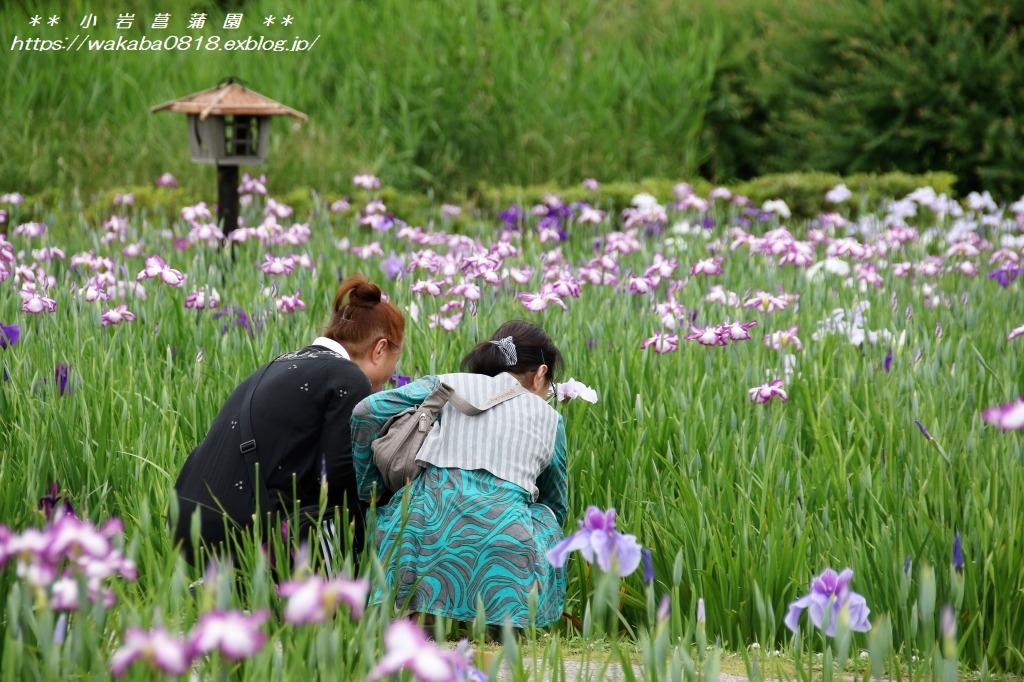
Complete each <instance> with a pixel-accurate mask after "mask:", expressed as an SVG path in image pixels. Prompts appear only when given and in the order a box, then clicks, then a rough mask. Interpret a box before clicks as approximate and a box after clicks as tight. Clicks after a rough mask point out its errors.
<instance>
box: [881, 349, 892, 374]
mask: <svg viewBox="0 0 1024 682" xmlns="http://www.w3.org/2000/svg"><path fill="white" fill-rule="evenodd" d="M882 366H883V367H885V372H886V374H888V373H889V370H890V369H891V368H892V348H889V352H888V353H886V354H885V361H884V362H883V363H882Z"/></svg>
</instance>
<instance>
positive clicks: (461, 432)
mask: <svg viewBox="0 0 1024 682" xmlns="http://www.w3.org/2000/svg"><path fill="white" fill-rule="evenodd" d="M561 365H562V355H561V353H560V352H559V350H558V348H557V347H556V346H555V345H554V343H552V341H551V339H550V338H549V337H548V336H547V334H545V333H544V331H543V330H542V329H541V328H540V327H538V326H536V325H534V324H532V323H529V322H524V321H520V320H514V321H511V322H506V323H505V324H503V325H502V326H501V327H499V328H498V330H497V331H496V332H495V333H494V335H493V336H492V337H491V339H490V340H488V341H484V342H482V343H480V344H478V345H477V346H476V347H474V348H473V350H471V351H470V352H469V353H468V354H467V355H466V357H465V358H463V360H462V369H463V372H461V373H456V374H444V375H431V376H425V377H423V378H421V379H419V380H418V381H414V382H412V383H410V384H408V385H406V386H403V387H401V388H396V389H393V390H390V391H383V392H380V393H375V394H373V395H371V396H369V397H368V398H366V399H364V400H363V401H362V402H360V403H359V404H358V405H357V406H356V408H355V409H354V410H353V413H352V422H351V424H352V435H353V460H354V464H355V469H356V481H357V486H358V491H359V497H360V498H361V499H362V500H363V501H364V502H371V501H376V500H379V501H380V502H381V503H382V504H381V506H378V507H377V512H376V536H375V537H376V542H377V554H378V556H379V558H380V561H381V564H382V565H383V567H384V572H385V576H386V577H387V585H386V586H378V589H377V591H376V594H375V596H374V598H373V599H374V601H382V600H383V599H385V596H384V595H385V592H384V590H385V589H386V590H390V591H391V593H392V594H393V598H394V603H395V605H396V607H397V608H398V609H399V610H401V611H403V612H412V613H423V614H431V615H435V616H444V617H446V618H451V619H454V620H459V621H473V620H474V619H475V618H476V616H477V613H478V605H479V606H482V607H483V612H484V616H485V619H486V622H487V623H488V624H489V625H504V624H505V623H510V624H511V625H512V626H514V627H517V628H522V627H526V626H529V625H534V626H537V627H542V626H544V625H547V624H549V623H551V622H553V621H555V620H557V619H558V618H560V617H561V615H562V611H563V608H564V605H565V575H564V573H563V572H562V569H559V568H555V567H554V566H552V565H551V564H550V563H549V562H548V560H547V558H546V557H545V553H546V552H547V550H548V549H550V548H551V547H552V546H554V545H555V544H556V543H557V542H558V541H559V540H561V539H562V526H563V524H564V522H565V516H566V504H567V500H566V497H567V488H566V440H565V424H564V421H563V419H562V416H561V415H560V414H559V413H558V412H557V411H556V410H555V409H554V408H553V407H552V406H551V405H549V404H548V402H547V397H548V396H549V394H551V393H552V392H553V391H552V389H553V386H554V380H555V378H556V373H557V372H558V371H559V370H560V368H561ZM440 381H444V382H445V383H447V384H450V385H451V386H453V387H454V388H455V390H456V391H457V392H458V393H459V395H461V396H462V397H463V398H466V399H467V400H469V401H470V402H471V403H473V404H475V405H483V404H484V403H486V402H487V400H488V398H490V397H491V396H493V395H496V394H498V393H500V392H502V391H504V390H505V389H508V388H510V387H512V386H514V385H516V384H518V385H520V386H522V387H523V388H525V389H526V392H525V393H523V394H521V395H519V396H518V397H515V398H512V399H511V400H507V401H505V402H503V403H501V404H498V405H496V406H494V407H492V408H490V409H489V410H487V411H485V412H483V413H482V414H479V415H477V416H473V417H468V416H466V415H463V414H462V413H461V412H459V411H458V410H456V409H455V408H454V407H452V406H451V405H446V406H445V407H444V408H443V409H442V410H441V413H440V415H439V421H438V423H437V424H435V426H434V428H433V429H432V430H431V432H430V435H429V436H428V438H427V440H426V441H425V442H424V444H423V447H422V448H421V449H420V451H419V454H418V455H417V458H416V459H417V462H419V463H420V464H421V466H423V470H422V473H420V474H419V475H418V476H417V477H416V478H414V479H413V480H412V481H411V482H410V483H409V484H407V485H406V486H405V487H404V488H402V489H401V490H398V491H396V492H395V493H394V495H392V496H391V497H390V499H388V498H387V496H386V494H385V495H383V496H382V493H386V491H385V489H384V484H383V479H382V477H381V474H380V472H379V471H378V470H377V468H376V466H374V464H373V453H372V450H371V443H372V442H373V440H374V439H375V438H376V437H377V436H378V434H379V433H380V430H381V427H382V426H383V424H384V423H385V422H386V421H387V420H388V419H389V418H391V417H392V416H394V415H395V414H398V413H400V412H402V411H404V410H405V409H407V408H409V407H412V406H414V405H418V404H419V403H420V402H422V401H423V399H424V398H425V397H426V396H427V395H428V394H429V393H430V392H431V391H433V389H434V388H435V387H437V385H438V383H439V382H440ZM531 591H535V592H536V594H537V610H536V613H535V615H534V616H533V618H532V620H531V614H530V608H529V597H530V593H531Z"/></svg>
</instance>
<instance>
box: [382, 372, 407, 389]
mask: <svg viewBox="0 0 1024 682" xmlns="http://www.w3.org/2000/svg"><path fill="white" fill-rule="evenodd" d="M388 381H390V382H391V383H393V384H394V385H395V388H401V387H402V386H405V385H406V384H411V383H412V377H410V376H408V375H406V374H392V375H391V378H390V379H388Z"/></svg>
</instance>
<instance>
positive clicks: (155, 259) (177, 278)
mask: <svg viewBox="0 0 1024 682" xmlns="http://www.w3.org/2000/svg"><path fill="white" fill-rule="evenodd" d="M156 277H159V278H160V279H161V280H163V282H164V283H165V284H168V285H170V286H172V287H180V286H181V285H182V284H184V283H185V280H186V279H187V277H186V276H185V275H183V274H182V273H181V272H180V271H179V270H175V269H174V268H172V267H170V266H169V265H167V263H165V262H164V259H163V258H161V257H160V256H150V257H149V258H147V259H146V266H145V268H143V270H142V272H140V273H139V274H138V275H136V276H135V279H136V281H140V282H141V281H142V280H144V279H153V278H156Z"/></svg>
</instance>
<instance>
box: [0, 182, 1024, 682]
mask: <svg viewBox="0 0 1024 682" xmlns="http://www.w3.org/2000/svg"><path fill="white" fill-rule="evenodd" d="M177 184H178V181H177V180H176V179H175V178H174V177H172V176H170V175H164V176H161V177H160V178H156V179H155V183H154V186H153V187H151V188H147V189H146V193H147V201H146V202H139V203H137V202H136V197H135V196H134V193H132V192H131V191H125V192H123V193H120V194H116V195H113V198H112V200H111V195H109V194H107V195H103V196H98V197H96V198H93V197H82V196H78V195H77V194H73V193H67V194H63V195H62V194H60V193H52V194H48V195H46V198H45V199H37V200H32V199H31V198H28V197H24V196H22V195H21V194H19V193H17V192H13V191H12V192H9V193H6V194H3V195H0V324H2V327H0V372H2V382H0V521H2V524H3V525H2V526H0V565H2V570H0V597H2V599H3V601H2V606H0V609H2V612H3V617H2V620H0V640H2V650H0V651H2V654H0V656H2V658H0V661H2V662H0V668H2V671H0V674H2V675H3V677H4V678H5V679H34V680H64V679H109V678H110V677H111V676H113V677H118V678H122V677H123V678H126V679H138V680H149V679H154V677H155V676H161V675H162V676H164V677H166V678H171V679H177V678H182V679H198V680H214V679H232V680H266V679H314V678H316V679H320V678H323V679H345V680H364V679H369V680H377V679H404V680H410V679H415V680H432V681H433V680H481V679H487V678H488V677H489V678H491V679H495V678H496V677H497V675H498V671H499V670H500V669H502V668H504V669H505V670H506V671H507V674H508V676H509V677H508V679H515V680H525V679H528V678H529V679H543V678H545V677H546V676H550V677H552V679H564V672H563V671H564V669H563V668H562V666H563V665H564V661H565V658H566V656H567V655H568V654H567V653H566V650H567V649H573V650H574V651H579V650H580V648H582V650H583V652H584V653H583V654H582V655H581V654H578V653H577V654H573V655H574V656H576V657H577V658H578V657H580V656H582V657H583V658H584V659H586V661H587V662H589V663H590V664H591V667H589V668H588V670H589V673H587V674H588V675H589V676H590V677H589V678H588V679H590V678H592V679H603V678H604V674H605V672H607V671H606V666H608V665H615V666H618V667H620V668H621V670H620V672H621V673H622V674H625V675H626V677H627V679H632V677H637V678H640V679H650V680H655V679H658V680H661V679H717V677H718V674H719V662H720V658H721V656H722V655H723V652H738V653H739V654H741V655H742V658H743V660H744V662H745V666H746V673H747V675H748V676H749V677H751V678H752V679H832V678H833V677H835V678H837V679H838V678H839V677H840V676H841V675H844V674H845V675H849V674H854V675H857V676H858V677H859V678H862V679H863V678H868V677H872V678H875V679H882V678H885V679H891V678H900V677H902V678H904V679H913V680H917V679H941V680H953V679H958V678H959V677H960V676H962V675H965V674H967V673H968V672H970V673H971V674H974V675H979V676H981V677H982V678H986V677H996V676H1009V675H1020V674H1022V673H1024V596H1022V595H1024V571H1022V570H1021V557H1022V556H1024V442H1022V431H1024V396H1022V393H1024V362H1022V358H1024V352H1022V351H1024V297H1022V295H1021V287H1022V286H1024V263H1022V257H1024V198H1022V199H1021V200H1018V201H1016V202H1015V203H1012V204H997V203H996V202H995V201H994V200H993V199H992V197H991V196H989V195H988V194H987V193H972V194H971V195H969V196H967V197H961V198H953V197H949V196H945V195H942V194H937V193H936V192H935V191H934V190H932V189H930V188H929V187H920V188H918V189H917V190H915V191H913V192H912V193H910V194H908V195H906V196H897V197H891V198H888V199H886V200H884V201H881V202H878V203H871V204H869V203H868V202H867V200H866V199H864V198H861V197H858V196H857V195H855V194H853V193H852V192H851V191H849V190H848V189H847V188H846V187H845V185H843V184H837V186H836V187H835V188H833V189H832V190H831V191H830V192H828V195H827V196H826V199H827V203H828V205H829V206H830V207H832V210H831V212H829V213H825V214H821V215H818V216H816V217H814V218H813V219H804V218H799V217H796V216H793V215H791V213H790V208H789V206H788V205H787V203H786V199H787V198H786V197H785V196H780V197H777V198H776V199H774V200H771V201H768V202H765V203H762V204H760V205H758V204H754V203H753V202H751V201H750V200H749V199H747V198H745V197H743V196H739V195H736V194H734V193H732V192H731V191H730V190H729V189H727V188H725V187H718V188H715V189H713V190H711V191H709V192H706V193H698V192H696V191H695V190H694V189H693V188H692V187H691V186H690V185H687V184H686V183H683V182H680V183H679V184H678V185H676V186H675V187H674V189H673V191H672V193H671V195H667V196H652V195H650V194H643V193H638V194H637V195H636V196H635V197H634V198H633V200H632V202H631V204H630V206H629V207H628V208H626V209H625V210H615V209H613V208H612V203H611V202H610V201H608V200H607V199H606V198H605V197H603V196H602V186H601V184H600V183H599V182H598V181H597V180H594V179H587V180H585V181H583V183H582V188H579V189H582V190H584V192H583V193H584V195H585V196H586V197H587V199H586V200H585V201H572V202H570V201H567V200H563V199H562V198H561V197H560V196H559V195H557V194H554V193H553V194H551V195H549V196H548V197H547V198H546V199H544V200H543V201H542V202H539V203H536V204H530V203H521V204H510V205H508V206H505V207H503V208H502V210H500V211H497V212H488V211H484V210H482V209H479V208H478V207H475V206H472V205H465V206H456V205H448V204H442V205H437V206H433V207H431V208H430V209H429V211H428V212H427V213H425V214H424V215H422V216H416V217H415V218H414V217H412V216H403V215H396V214H395V213H393V212H392V211H391V209H390V208H389V207H388V206H387V205H386V202H385V201H384V199H383V198H382V197H383V196H384V194H383V191H382V188H381V186H380V181H379V180H378V179H377V178H376V177H374V176H372V175H359V176H356V177H354V178H352V180H351V183H350V184H347V185H346V186H344V187H334V188H325V189H324V190H323V192H322V193H320V192H315V193H313V194H312V195H311V198H310V202H309V205H311V206H312V207H313V208H312V209H311V210H302V211H300V210H297V209H295V208H293V207H292V206H289V205H287V204H286V203H285V202H284V201H282V200H280V199H276V198H275V197H274V196H273V195H272V192H270V191H268V187H269V186H270V185H272V178H271V180H269V181H268V179H267V178H266V177H262V176H261V177H253V176H250V175H246V176H245V177H244V178H243V180H242V183H241V185H240V187H239V193H240V198H241V203H242V218H241V219H240V225H239V227H238V229H235V230H232V231H231V232H230V233H229V234H227V235H225V234H224V233H223V232H222V231H221V230H220V229H219V228H218V226H217V223H216V209H215V207H213V206H212V205H210V204H207V203H204V202H198V203H195V202H192V201H190V202H188V203H181V202H180V197H182V196H183V195H182V194H181V193H180V190H178V189H176V187H177ZM353 272H361V273H363V274H365V275H367V276H368V277H369V278H371V279H373V280H375V281H377V282H379V283H380V284H381V286H382V287H383V288H384V289H385V291H386V292H387V294H388V296H389V297H390V299H391V300H392V301H393V302H394V303H396V304H397V305H398V306H399V307H400V308H402V309H403V310H404V311H405V313H406V318H407V337H406V342H405V350H404V354H403V356H402V358H401V361H400V363H399V366H398V372H399V374H398V375H396V376H395V377H394V381H395V382H396V383H397V382H400V381H403V380H404V378H405V377H414V378H415V377H417V376H421V375H423V374H427V373H432V372H445V371H454V370H455V369H456V368H457V366H458V362H459V360H460V358H461V357H462V355H463V354H464V353H465V352H466V351H467V350H468V349H469V348H471V347H472V345H473V344H474V343H476V342H477V341H479V340H480V339H483V338H486V337H487V336H489V335H490V333H491V332H492V331H493V329H495V328H496V327H497V326H498V325H499V324H500V323H502V322H504V321H506V320H508V319H511V318H525V319H529V320H532V321H535V322H537V323H539V324H541V325H542V326H543V327H544V328H545V329H546V331H547V332H548V333H549V334H550V335H551V336H552V338H553V339H554V340H555V342H556V344H558V345H559V347H560V349H561V350H562V352H563V354H564V356H565V358H566V364H567V368H566V370H567V371H566V374H565V377H564V379H565V380H564V381H563V382H562V383H561V384H560V385H559V391H558V395H557V398H558V399H559V401H558V403H557V409H559V410H560V411H561V412H562V413H563V414H564V415H565V419H566V423H567V433H568V444H569V491H570V518H571V519H572V520H571V521H570V523H569V525H568V527H567V528H566V529H565V531H566V535H567V538H569V539H568V540H567V544H566V545H564V546H562V547H559V548H557V551H555V552H553V553H552V560H553V561H557V562H559V563H564V567H565V570H566V575H567V578H568V600H567V603H566V607H565V610H566V612H567V616H566V617H565V619H564V621H563V622H562V623H561V624H559V625H557V626H555V627H553V628H551V629H550V630H545V631H537V630H527V631H526V632H525V633H524V634H523V637H522V638H520V639H517V638H515V637H514V636H512V633H511V632H506V636H505V641H504V645H502V646H500V647H496V648H495V647H488V646H485V645H484V642H483V634H482V629H481V628H474V627H472V626H469V627H465V628H461V629H460V628H459V627H458V626H457V625H456V624H450V623H443V622H441V623H438V624H437V625H436V627H435V628H434V629H432V630H431V631H430V632H429V633H428V632H426V631H424V629H422V628H421V627H420V626H419V625H417V624H414V623H411V622H409V621H406V620H403V619H399V618H396V610H395V609H394V608H393V607H391V606H390V605H386V604H373V603H367V597H368V595H369V594H370V593H371V592H372V585H373V584H374V583H375V582H376V581H379V580H380V579H381V576H382V572H381V570H380V566H379V564H378V563H377V562H376V561H375V559H374V558H373V557H372V556H370V555H369V554H367V555H366V556H364V557H363V558H362V560H361V561H359V562H358V565H359V570H358V571H356V570H355V568H354V567H355V566H356V565H357V562H356V561H355V557H349V559H348V562H347V566H346V567H345V569H346V570H344V571H342V575H336V576H334V577H331V578H328V577H326V576H320V575H318V574H317V573H315V572H312V571H311V570H310V569H309V567H308V565H307V564H306V561H305V556H306V550H305V549H304V547H303V546H302V545H301V544H300V543H299V542H297V540H296V539H295V538H287V537H284V536H280V535H279V536H277V538H276V540H275V542H273V543H272V544H271V546H269V547H267V546H263V545H261V544H260V543H258V542H253V541H250V542H249V543H247V545H246V547H245V551H244V552H243V553H242V556H241V558H240V559H239V565H236V566H228V565H211V566H208V567H205V568H199V569H192V568H191V567H189V566H187V565H186V564H185V563H184V561H183V560H182V559H181V558H180V557H179V555H178V553H177V552H176V551H175V548H174V547H173V546H172V544H171V542H170V539H169V537H168V533H167V530H166V527H167V526H166V524H167V515H168V512H169V510H170V513H174V510H173V509H171V506H172V504H171V503H172V500H171V497H172V495H171V491H172V485H173V482H174V479H175V477H176V475H177V472H178V470H179V469H180V467H181V464H182V463H183V462H184V459H185V457H186V456H187V454H188V453H189V451H190V450H191V449H192V448H193V447H194V446H195V444H196V443H197V442H198V441H199V440H200V439H201V438H202V437H203V436H204V435H205V433H206V430H207V428H208V426H209V424H210V422H211V421H212V419H213V417H214V415H215V414H216V412H217V410H218V408H219V407H220V405H221V403H222V401H223V400H224V399H225V398H226V397H227V395H228V394H229V393H230V391H231V390H232V389H233V388H234V387H235V386H236V385H237V383H238V382H239V381H241V380H242V379H243V378H244V377H246V376H247V375H248V374H250V373H251V372H253V371H254V370H255V369H256V368H257V367H258V366H259V365H261V364H262V363H264V362H265V361H267V360H269V359H271V358H273V357H275V356H276V355H278V354H280V353H282V352H285V351H287V350H290V349H294V348H298V347H301V346H304V345H306V344H308V343H309V342H310V341H312V339H313V338H315V336H317V335H319V333H320V332H321V331H322V328H323V326H324V324H325V323H326V322H327V320H328V317H329V314H330V302H331V297H332V295H333V293H334V290H335V289H336V287H337V284H338V282H339V280H340V279H342V278H344V277H345V276H347V275H349V274H351V273H353ZM284 556H290V557H291V558H290V559H289V560H287V561H286V560H283V559H282V557H284ZM200 578H202V582H199V583H197V581H198V580H199V579H200ZM428 634H430V635H432V636H433V637H434V639H432V640H429V639H427V636H428ZM460 640H463V641H460ZM579 642H582V643H583V644H582V647H581V646H580V645H579ZM597 643H600V644H601V646H600V647H596V646H595V647H592V646H590V645H596V644H597ZM593 652H600V653H593ZM634 666H636V667H635V668H634Z"/></svg>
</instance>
